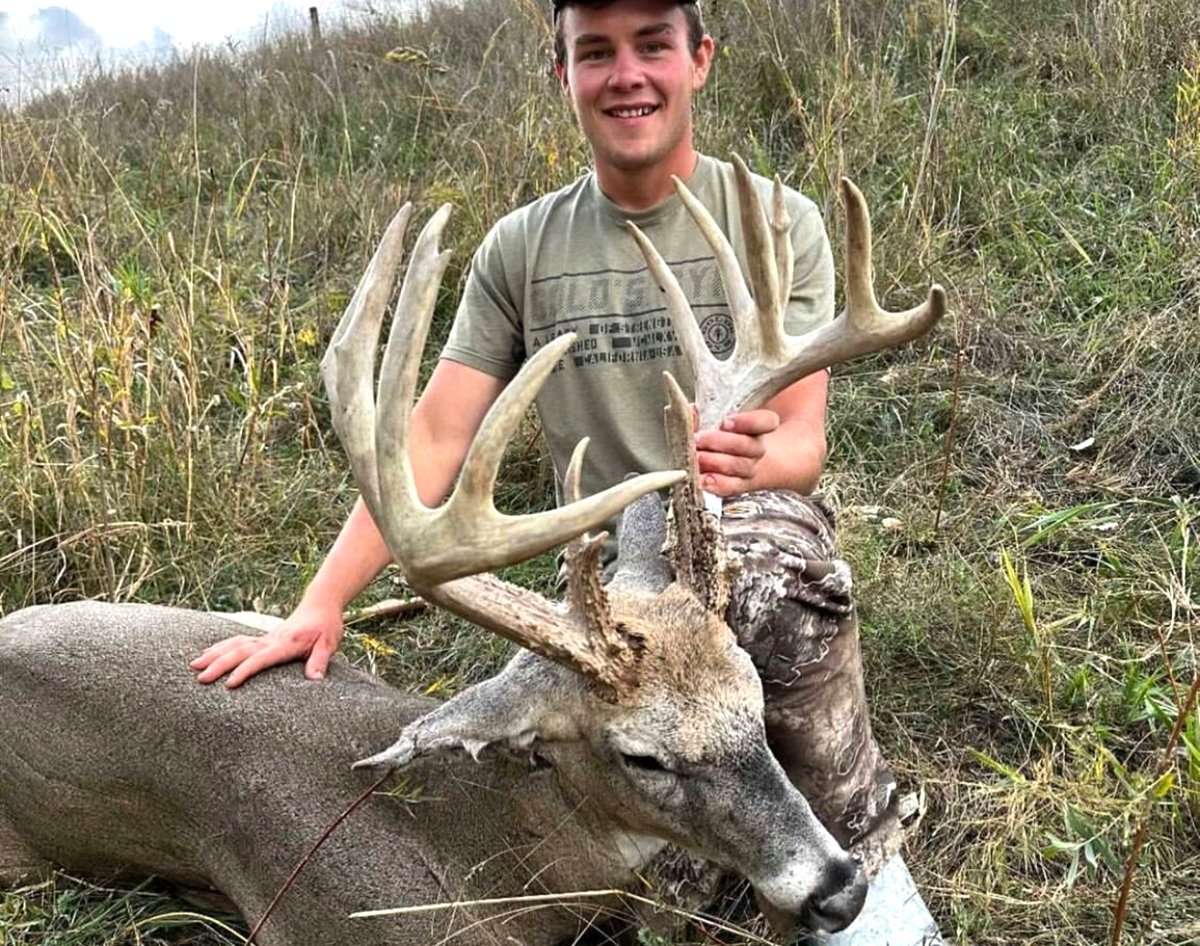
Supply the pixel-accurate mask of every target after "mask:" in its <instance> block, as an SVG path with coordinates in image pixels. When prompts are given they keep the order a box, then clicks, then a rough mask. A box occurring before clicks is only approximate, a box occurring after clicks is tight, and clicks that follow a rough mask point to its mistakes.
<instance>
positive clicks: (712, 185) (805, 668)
mask: <svg viewBox="0 0 1200 946" xmlns="http://www.w3.org/2000/svg"><path fill="white" fill-rule="evenodd" d="M554 8H555V28H556V43H555V47H556V63H555V72H556V75H557V76H558V80H559V82H560V84H561V87H562V90H563V92H564V94H565V95H566V96H567V97H568V98H569V99H570V102H571V105H572V107H573V109H574V111H575V115H576V117H577V119H578V122H579V125H580V127H581V129H582V131H583V133H584V135H585V136H586V137H587V140H588V142H589V144H590V145H591V149H592V154H593V158H594V169H593V171H592V172H591V173H590V174H588V175H586V176H584V177H583V178H581V179H580V180H578V181H576V182H575V183H574V184H571V185H569V186H568V187H566V188H563V189H562V190H560V191H557V192H555V193H553V194H550V195H547V196H546V197H544V198H542V199H541V200H538V201H535V202H534V203H533V204H530V205H528V206H526V207H523V208H521V209H520V210H518V211H516V212H514V213H512V214H510V215H508V216H507V217H505V218H504V219H503V220H501V221H500V222H499V223H498V224H497V225H496V226H495V227H494V228H493V230H492V232H491V233H490V234H489V235H488V237H487V238H486V240H485V242H484V243H483V245H482V246H481V247H480V248H479V250H478V252H477V253H476V256H475V258H474V260H473V263H472V267H471V272H470V276H469V279H468V282H467V287H466V290H465V292H464V295H463V299H462V302H461V304H460V307H459V310H458V315H457V318H456V320H455V325H454V328H453V330H452V333H451V336H450V339H449V341H448V343H447V345H446V348H445V349H444V350H443V353H442V358H441V361H440V362H439V364H438V366H437V368H436V369H435V371H434V373H433V376H432V378H431V379H430V382H429V384H428V386H427V387H426V389H425V391H424V393H423V394H422V395H421V398H420V400H419V401H418V403H417V405H416V407H415V409H414V414H413V431H412V437H413V446H412V447H411V449H410V453H411V457H412V463H413V468H414V474H415V477H416V482H417V486H418V489H419V491H420V493H421V497H422V500H423V501H424V502H425V503H426V504H428V505H435V504H436V503H438V502H439V501H440V500H441V499H442V498H443V497H444V496H445V495H446V494H447V493H448V492H449V490H450V488H451V487H452V485H453V482H454V479H455V477H456V475H457V472H458V469H459V466H460V464H461V462H462V460H463V458H464V456H465V454H466V451H467V448H468V446H469V445H470V442H471V439H472V437H473V436H474V434H475V430H476V428H477V427H478V425H479V423H480V421H481V420H482V418H483V415H484V413H485V412H486V411H487V409H488V407H489V406H490V405H491V403H492V402H493V401H494V400H495V398H496V397H497V396H498V395H499V393H500V391H501V390H502V389H503V387H504V385H505V384H506V383H507V381H508V380H510V379H511V378H512V377H513V376H514V375H515V374H516V372H517V370H518V369H519V367H520V364H521V362H522V361H523V360H524V358H525V357H526V356H527V355H528V354H531V353H532V352H534V351H536V350H537V349H538V348H540V347H541V346H542V345H543V344H545V343H546V342H548V341H550V340H551V339H552V338H554V337H556V336H558V335H560V334H562V333H563V332H565V331H575V332H576V333H577V340H576V342H575V344H574V345H573V346H572V348H571V350H570V351H568V353H567V355H566V357H564V359H563V360H562V362H561V363H560V365H559V366H558V368H557V369H556V370H555V372H554V373H553V374H552V375H551V377H550V378H549V380H548V381H547V383H546V385H545V387H544V388H543V390H542V392H541V394H540V396H539V398H538V410H539V414H540V416H541V420H542V423H543V429H544V433H545V436H546V439H547V444H548V447H549V450H550V455H551V458H552V460H553V462H554V465H555V470H556V473H557V474H559V476H561V473H562V471H563V470H564V468H565V465H566V460H567V458H568V457H569V455H570V451H571V450H572V448H573V447H574V446H575V444H576V443H577V442H578V440H579V439H580V438H581V437H583V436H585V435H586V436H589V437H591V440H592V447H591V449H590V450H589V454H588V463H587V464H586V470H585V479H584V484H583V485H584V491H585V493H592V492H596V491H598V490H600V489H602V488H604V487H606V486H608V485H611V484H612V483H614V482H616V481H618V480H620V479H621V478H623V477H624V476H625V475H626V474H627V473H629V472H633V471H638V472H640V471H645V470H654V469H663V468H666V467H668V466H669V465H670V462H669V458H668V456H667V452H666V446H665V438H664V435H663V432H662V419H661V417H662V409H661V408H662V393H661V392H662V388H661V382H660V378H661V374H662V371H663V370H664V369H666V370H671V371H672V373H673V374H675V376H676V377H677V378H681V379H682V378H684V377H686V376H687V372H686V371H685V370H684V363H683V359H682V352H681V350H680V348H679V346H678V344H677V343H676V341H675V337H674V332H673V329H672V326H671V321H670V317H669V316H668V315H667V313H666V310H665V306H664V305H662V303H661V301H660V294H659V292H658V288H657V285H656V284H655V283H654V282H653V280H652V278H651V276H650V275H649V273H648V272H647V270H646V266H645V263H644V261H643V259H642V257H641V255H640V253H639V251H638V250H637V248H636V246H635V244H634V242H633V240H632V238H631V237H630V235H629V233H628V231H627V230H626V228H625V223H626V221H629V220H632V221H634V222H635V223H637V224H638V225H639V227H641V228H642V229H643V231H644V232H646V234H647V235H648V236H649V238H650V239H651V240H652V241H653V242H654V243H655V245H656V247H657V248H658V249H659V252H660V253H662V255H663V257H664V258H665V259H666V260H668V261H669V262H670V264H671V266H672V269H673V270H674V272H675V274H676V277H677V278H678V279H679V281H680V283H681V285H682V286H683V288H684V291H685V292H686V293H687V295H688V298H689V301H690V303H691V305H692V308H693V311H694V312H695V314H696V317H697V318H698V319H699V321H700V325H701V328H702V330H703V332H704V334H705V338H706V341H708V343H709V346H710V348H712V349H713V350H714V351H715V352H716V353H718V354H720V353H721V351H722V349H725V350H727V349H728V347H730V346H731V344H732V320H731V319H730V318H729V315H728V306H727V304H726V301H725V297H724V290H723V287H722V285H721V282H720V277H719V275H718V272H717V269H716V266H715V263H714V260H713V257H712V251H711V249H710V248H709V247H708V245H707V243H705V242H704V240H703V238H702V237H701V236H700V234H699V232H698V230H697V228H696V227H695V225H694V224H693V222H692V221H691V219H690V217H689V216H688V215H687V213H686V211H685V209H684V208H683V206H682V203H681V202H680V201H679V199H678V197H677V196H676V195H675V192H674V187H673V184H672V177H673V176H678V177H680V178H681V179H683V180H685V181H686V182H687V183H688V186H689V188H690V189H691V190H692V191H693V192H694V193H695V194H696V195H697V197H698V198H699V199H700V200H701V202H703V203H704V204H705V205H706V206H707V207H708V209H709V211H710V212H711V213H712V214H713V215H714V218H715V219H716V220H717V223H718V225H719V226H721V227H722V229H723V230H724V231H725V232H726V234H727V235H728V236H729V237H730V239H731V242H732V243H733V245H734V246H735V247H737V246H741V245H742V239H741V233H740V227H741V225H740V220H739V219H738V211H737V207H738V201H737V197H736V191H735V187H734V180H733V172H732V168H731V167H730V166H729V165H727V164H724V163H722V162H719V161H716V160H714V159H712V158H708V157H705V156H703V155H700V154H698V153H697V152H696V150H695V148H694V145H693V128H692V100H693V96H694V95H695V94H696V93H697V92H698V91H699V90H700V89H702V88H703V86H704V84H705V82H706V80H707V77H708V71H709V67H710V65H711V62H712V56H713V41H712V39H711V37H709V36H708V35H706V34H705V32H704V29H703V25H702V22H701V18H700V11H699V8H698V6H697V5H696V4H695V3H694V2H688V0H600V2H595V0H593V2H588V0H554ZM756 186H759V187H760V188H761V189H762V193H763V195H764V196H768V195H769V193H770V190H769V188H770V184H769V182H767V181H765V180H763V179H758V180H756ZM786 203H787V209H788V214H789V217H790V219H791V220H792V221H793V224H792V234H791V235H792V241H793V247H794V250H795V265H794V267H793V269H794V274H795V276H794V281H793V285H792V287H791V299H790V304H789V308H788V315H787V320H786V321H787V329H788V331H789V332H790V333H792V334H800V333H803V332H805V331H807V330H809V329H811V328H813V327H815V326H816V325H819V324H821V323H823V322H825V321H828V320H829V319H831V318H832V317H833V262H832V255H831V252H830V248H829V241H828V238H827V237H826V234H825V230H824V226H823V224H822V222H821V219H820V216H819V214H818V212H817V210H816V208H815V206H814V205H813V204H812V202H811V201H809V200H807V199H806V198H804V197H802V196H801V195H799V194H797V193H795V192H794V191H789V192H788V193H787V196H786ZM826 389H827V375H826V373H825V372H824V371H821V372H818V373H817V374H815V375H813V376H810V377H808V378H804V379H801V380H800V381H798V382H796V383H795V384H793V385H792V386H791V387H789V388H787V389H786V390H784V391H783V392H781V393H780V394H779V395H777V396H776V397H775V398H774V399H773V400H771V401H770V402H769V403H768V404H767V406H766V407H765V408H763V409H760V410H755V411H748V412H745V413H741V414H737V415H733V416H730V417H727V418H725V419H724V421H723V422H722V423H721V425H720V429H717V430H706V431H701V432H699V433H698V435H697V438H696V442H697V450H698V457H699V464H700V471H701V474H702V478H703V485H704V488H705V489H706V490H707V491H708V492H710V493H714V494H717V495H719V496H724V497H733V496H739V495H743V494H752V497H759V498H757V499H754V498H751V501H750V506H752V507H753V508H754V509H755V510H756V512H755V513H754V515H752V516H751V517H750V518H751V519H753V520H754V522H753V523H752V524H747V522H745V521H742V522H741V524H740V525H739V522H738V521H736V520H731V521H729V522H728V523H727V526H726V531H727V534H729V535H730V539H731V542H732V543H734V544H735V545H736V544H737V543H738V542H742V543H743V544H747V543H749V544H752V543H753V542H755V541H757V535H758V532H759V531H760V530H759V529H758V525H760V524H761V521H762V519H763V518H769V519H771V520H772V524H773V528H774V530H775V531H776V532H777V533H778V534H779V535H781V536H783V537H785V540H786V541H788V542H790V543H791V545H790V549H789V551H790V552H791V553H793V559H792V560H793V561H803V562H805V563H806V564H804V565H802V566H800V570H799V571H798V573H797V574H796V575H795V576H793V577H794V578H795V579H796V584H797V585H798V586H799V587H801V588H802V589H803V594H802V595H798V596H797V599H796V600H787V601H784V602H782V603H781V605H780V607H779V609H778V610H777V611H776V612H775V613H774V614H773V615H770V616H768V618H767V620H765V621H762V620H758V621H757V623H755V622H753V621H750V620H747V621H744V622H742V623H741V626H739V625H738V623H737V621H736V620H735V615H734V612H733V610H731V623H733V624H734V627H735V630H736V631H737V632H738V634H739V639H740V640H741V641H742V643H743V645H744V646H746V648H747V650H749V651H750V653H751V655H752V656H753V657H754V658H755V662H756V664H757V665H758V667H759V670H760V673H761V674H762V675H763V682H764V690H765V693H766V696H767V700H768V712H767V725H768V734H769V736H770V737H771V739H772V745H773V747H774V748H775V749H776V752H777V755H778V756H779V758H780V761H781V762H782V763H783V765H784V767H785V769H786V770H787V771H788V773H789V775H791V777H792V778H793V780H794V781H795V782H796V783H797V784H798V786H799V787H800V788H801V790H802V791H804V793H805V794H806V795H807V796H808V798H809V800H810V802H812V804H813V807H814V809H815V810H816V811H817V813H818V815H819V816H820V817H821V818H822V820H824V821H825V822H826V824H827V826H828V827H829V828H830V829H831V830H832V831H833V832H834V834H835V836H837V837H838V838H839V839H840V840H841V841H842V843H844V844H849V843H851V842H852V841H856V840H858V839H860V838H861V837H862V836H863V835H865V834H867V833H869V832H870V831H872V830H873V829H875V828H876V827H877V826H878V825H880V824H882V823H885V822H887V819H888V811H887V809H888V803H889V799H890V795H891V787H892V781H891V777H890V774H889V773H888V772H887V769H886V767H885V766H884V765H883V763H882V760H881V758H880V756H879V753H878V750H877V749H876V747H875V744H874V741H873V739H872V737H871V733H870V724H869V722H868V720H867V716H866V706H865V696H864V694H863V688H862V681H861V662H860V658H859V651H858V638H857V626H856V625H855V624H854V619H853V615H852V612H851V608H850V604H849V585H848V581H846V580H845V579H846V576H847V575H848V572H847V570H846V569H845V566H844V564H842V563H840V562H837V561H836V559H835V558H834V554H833V537H832V529H831V527H830V524H829V520H828V515H827V512H826V511H825V510H824V507H822V506H820V504H819V503H816V502H811V501H807V500H804V499H803V498H802V497H801V495H799V494H808V493H810V492H812V490H813V489H814V488H815V487H816V484H817V480H818V478H819V476H820V473H821V468H822V464H823V462H824V457H825V430H824V422H825V404H826ZM560 482H561V481H560ZM759 490H787V491H793V492H791V493H778V494H759V493H757V492H755V491H759ZM778 496H782V497H784V499H782V500H778V499H777V498H772V497H778ZM756 516H757V517H758V518H755V517H756ZM747 547H749V545H747ZM389 560H390V556H389V554H388V551H387V549H386V547H385V545H384V543H383V540H382V538H381V537H380V535H379V533H378V531H377V530H376V528H375V526H374V523H373V522H372V521H371V518H370V515H369V513H368V512H367V510H366V508H365V506H364V505H363V503H362V502H361V500H360V501H359V502H358V503H357V504H356V505H355V508H354V510H353V512H352V513H351V515H350V517H349V519H348V521H347V523H346V525H345V526H344V528H343V529H342V532H341V534H340V535H339V536H338V539H337V541H336V542H335V543H334V546H333V548H332V550H331V551H330V553H329V556H328V557H327V559H326V561H325V562H324V564H323V565H322V567H321V569H320V570H319V572H318V574H317V576H316V577H315V578H314V580H313V582H312V583H311V585H310V586H309V588H308V589H307V591H306V592H305V594H304V596H303V599H302V601H301V603H300V605H299V607H297V609H296V611H295V612H294V613H293V614H292V615H291V616H290V617H289V618H288V620H287V621H286V622H285V623H284V624H283V625H282V626H281V627H280V628H279V629H278V630H277V631H274V632H272V633H270V634H267V635H266V636H264V637H261V638H248V637H238V638H233V639H230V640H227V641H223V642H221V643H219V644H217V645H215V646H214V647H212V648H210V649H209V650H208V651H206V652H205V653H204V654H203V655H201V656H200V657H199V658H197V660H195V661H194V662H193V664H192V666H193V668H194V669H195V670H197V671H198V680H199V681H200V682H202V683H211V682H213V681H215V680H218V679H220V678H221V677H224V676H226V675H228V679H227V681H226V686H229V687H236V686H239V685H240V684H241V683H243V682H244V681H245V680H246V679H248V678H249V677H251V676H253V675H254V674H256V673H258V672H259V671H261V670H263V669H265V668H266V667H270V666H273V665H275V664H279V663H284V662H287V661H291V660H299V659H304V660H306V673H307V675H308V676H309V677H310V678H313V679H319V678H320V677H321V676H322V675H323V673H324V671H325V668H326V665H327V663H328V660H329V658H330V655H331V654H332V653H333V652H334V651H335V650H336V649H337V646H338V644H339V642H340V640H341V637H342V621H341V614H342V611H343V609H344V608H345V606H346V605H347V604H348V603H349V602H350V600H351V599H352V598H353V597H354V596H355V595H357V594H358V593H359V592H360V591H361V590H362V589H363V588H364V587H365V586H366V584H367V583H368V582H369V581H370V580H371V579H373V578H374V577H375V576H376V575H377V574H378V573H379V571H380V570H381V569H382V568H383V567H384V566H385V565H386V564H387V563H388V561H389ZM736 603H737V602H736V598H735V608H734V610H736ZM760 617H761V616H760ZM814 707H816V711H814ZM901 867H902V865H901ZM905 876H907V874H905ZM909 883H910V884H911V881H910V882H909ZM917 902H918V903H919V898H917ZM868 903H870V899H869V900H868ZM927 917H928V914H927V913H925V914H924V917H923V918H921V922H922V923H924V922H925V918H927ZM856 925H857V924H856ZM850 929H851V931H854V930H855V926H852V927H851V928H850ZM894 941H895V942H919V941H920V939H911V938H910V939H906V940H899V939H897V940H894Z"/></svg>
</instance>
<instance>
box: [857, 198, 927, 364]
mask: <svg viewBox="0 0 1200 946" xmlns="http://www.w3.org/2000/svg"><path fill="white" fill-rule="evenodd" d="M842 199H843V201H844V202H845V205H846V320H847V321H848V322H849V323H850V324H851V325H853V326H854V328H855V329H857V330H858V331H859V332H861V333H863V334H864V335H867V336H870V337H871V338H872V341H871V342H870V344H872V345H875V347H873V348H870V349H868V350H869V351H878V350H879V349H880V348H886V347H890V346H892V345H903V344H904V343H905V342H907V341H910V340H912V339H914V338H917V337H918V336H920V335H923V334H924V333H925V332H927V331H929V329H931V328H932V327H933V325H934V323H936V322H937V321H938V320H939V319H940V318H941V317H942V316H943V315H944V314H945V311H946V293H945V290H943V289H942V287H941V286H940V285H938V284H937V283H934V284H933V285H932V286H931V287H930V288H929V297H928V298H927V299H926V301H925V302H923V303H922V304H921V305H919V306H915V307H913V308H911V309H908V310H906V311H904V312H887V311H886V310H884V309H883V308H881V307H880V305H879V303H878V301H876V299H875V286H874V278H873V275H872V262H871V215H870V213H869V212H868V211H867V202H866V200H865V199H864V198H863V195H862V191H860V190H859V189H858V188H857V187H856V186H855V184H854V182H853V181H852V180H850V178H848V177H843V178H842ZM868 350H864V351H863V352H862V354H866V353H867V351H868ZM855 354H858V352H855Z"/></svg>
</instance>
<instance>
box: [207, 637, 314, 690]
mask: <svg viewBox="0 0 1200 946" xmlns="http://www.w3.org/2000/svg"><path fill="white" fill-rule="evenodd" d="M303 656H304V652H303V650H302V649H298V648H296V647H295V646H294V645H293V646H288V645H286V644H283V643H275V644H269V645H267V646H265V647H263V648H262V649H261V650H258V651H256V652H254V653H252V654H250V656H248V657H247V658H246V659H245V660H243V661H242V662H241V663H239V664H238V665H237V666H236V667H235V668H234V669H233V672H232V673H230V674H229V679H228V680H226V681H225V687H226V688H227V689H230V690H236V689H237V688H238V687H240V686H241V685H242V684H243V683H245V682H246V681H247V680H249V679H250V678H251V677H252V676H254V675H255V674H256V673H261V672H262V671H263V670H266V669H267V668H268V667H274V666H275V665H276V664H285V663H287V662H288V661H291V660H295V659H296V658H298V657H303Z"/></svg>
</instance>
